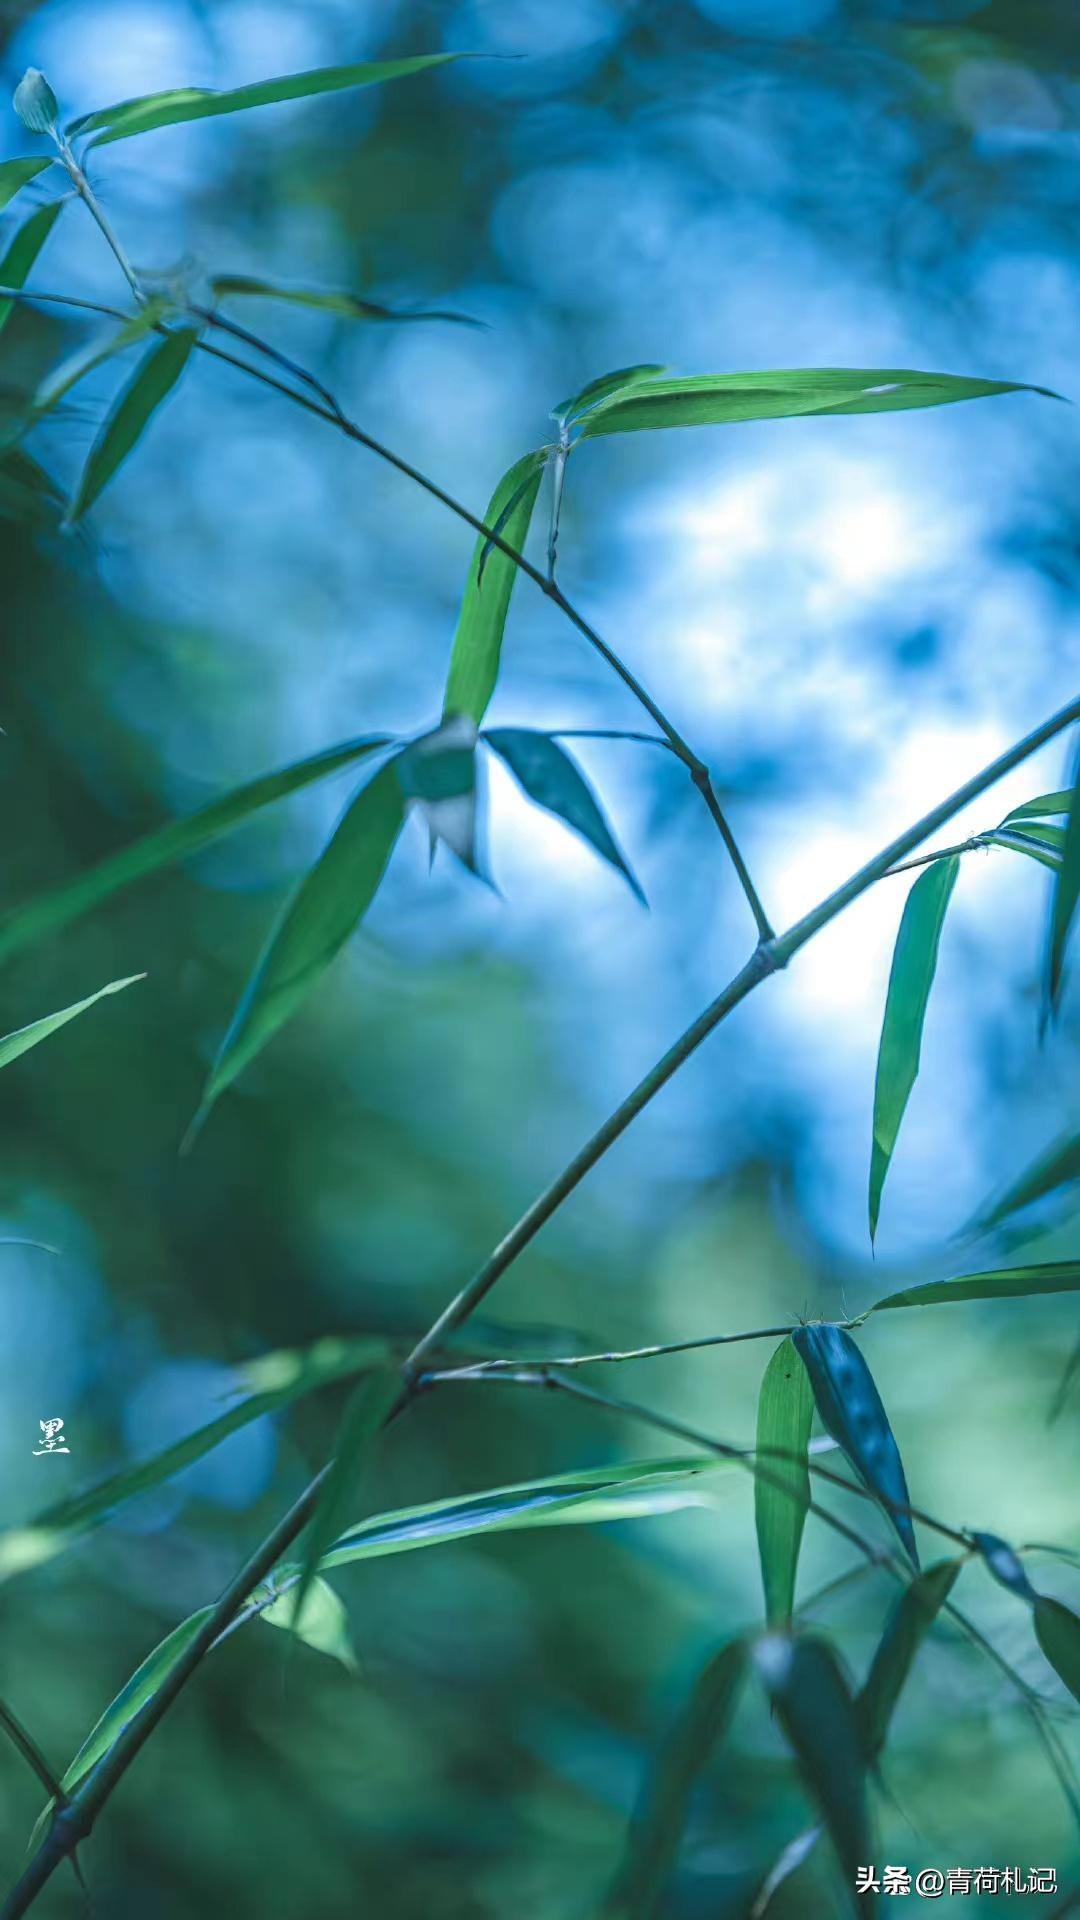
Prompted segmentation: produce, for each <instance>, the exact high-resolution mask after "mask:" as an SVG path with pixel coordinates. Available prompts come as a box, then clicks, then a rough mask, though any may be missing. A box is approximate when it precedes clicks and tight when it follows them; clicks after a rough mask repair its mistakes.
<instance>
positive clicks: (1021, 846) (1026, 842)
mask: <svg viewBox="0 0 1080 1920" xmlns="http://www.w3.org/2000/svg"><path fill="white" fill-rule="evenodd" d="M988 839H989V843H990V845H991V846H994V847H1004V848H1005V850H1006V852H1007V853H1026V854H1027V856H1028V859H1029V860H1037V861H1038V863H1039V865H1040V866H1041V867H1049V869H1050V871H1051V873H1056V872H1057V871H1058V868H1059V867H1060V865H1061V861H1060V859H1059V858H1058V855H1057V854H1056V853H1053V852H1051V850H1050V848H1049V847H1047V846H1045V845H1044V844H1043V842H1042V841H1041V840H1037V839H1035V838H1034V836H1033V835H1031V834H1028V833H1020V832H1019V831H1018V830H1017V829H1016V828H1015V827H1008V828H1002V827H998V828H997V829H996V831H995V832H993V833H991V834H990V835H988Z"/></svg>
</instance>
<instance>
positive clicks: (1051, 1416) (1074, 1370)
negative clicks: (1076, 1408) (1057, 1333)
mask: <svg viewBox="0 0 1080 1920" xmlns="http://www.w3.org/2000/svg"><path fill="white" fill-rule="evenodd" d="M1078 1373H1080V1340H1078V1341H1077V1342H1076V1345H1075V1346H1074V1347H1073V1350H1072V1352H1071V1353H1070V1355H1069V1357H1068V1359H1067V1360H1066V1362H1065V1366H1064V1368H1063V1370H1062V1375H1061V1379H1060V1380H1059V1381H1058V1384H1057V1390H1056V1392H1055V1394H1054V1397H1053V1399H1052V1401H1051V1402H1050V1411H1049V1413H1048V1414H1047V1416H1046V1424H1047V1426H1048V1427H1052V1426H1053V1424H1054V1421H1055V1420H1059V1419H1060V1418H1061V1415H1062V1414H1063V1413H1064V1411H1065V1407H1066V1404H1067V1402H1068V1398H1069V1389H1070V1387H1071V1386H1072V1383H1073V1381H1074V1380H1075V1379H1076V1377H1077V1374H1078Z"/></svg>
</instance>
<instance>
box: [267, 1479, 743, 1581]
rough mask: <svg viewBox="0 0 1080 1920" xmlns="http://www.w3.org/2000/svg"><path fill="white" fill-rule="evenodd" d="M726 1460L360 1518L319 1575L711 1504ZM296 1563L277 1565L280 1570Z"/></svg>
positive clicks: (550, 1483)
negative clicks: (465, 1543) (419, 1552)
mask: <svg viewBox="0 0 1080 1920" xmlns="http://www.w3.org/2000/svg"><path fill="white" fill-rule="evenodd" d="M730 1471H731V1463H730V1462H728V1461H717V1460H710V1461H706V1462H705V1463H704V1464H703V1463H702V1458H701V1455H700V1454H694V1455H690V1456H688V1457H687V1458H675V1459H668V1460H631V1461H627V1462H624V1463H623V1464H622V1465H621V1466H612V1467H598V1468H595V1469H593V1470H592V1471H585V1472H581V1471H578V1472H576V1473H559V1474H555V1475H553V1476H550V1477H548V1478H546V1479H543V1480H526V1481H521V1482H518V1483H517V1484H516V1485H512V1486H507V1487H494V1488H492V1489H490V1490H489V1491H487V1492H485V1493H478V1494H469V1495H466V1496H465V1497H464V1498H462V1499H455V1500H435V1501H432V1502H429V1503H428V1504H427V1505H424V1506H419V1507H404V1508H402V1509H400V1510H399V1511H398V1512H396V1513H382V1514H376V1515H374V1516H373V1517H372V1518H371V1519H370V1520H361V1521H360V1522H359V1523H358V1524H357V1525H356V1526H354V1527H350V1528H349V1529H348V1531H347V1532H346V1533H345V1534H343V1535H342V1537H341V1539H340V1540H339V1541H338V1542H337V1544H336V1545H335V1546H333V1547H331V1549H330V1551H329V1552H328V1553H324V1555H323V1557H322V1560H321V1561H320V1563H319V1571H320V1572H321V1573H327V1572H330V1571H331V1570H332V1569H333V1568H334V1567H344V1566H350V1565H352V1564H353V1563H354V1562H358V1561H361V1560H376V1559H382V1558H384V1557H385V1556H386V1555H387V1554H394V1553H409V1552H412V1551H414V1550H415V1549H417V1548H420V1547H432V1546H438V1545H439V1544H440V1543H441V1542H443V1541H447V1540H462V1539H470V1538H472V1537H474V1536H476V1535H480V1534H488V1533H520V1532H522V1531H525V1530H530V1529H532V1528H534V1527H563V1526H596V1525H601V1524H605V1523H606V1522H608V1521H611V1520H630V1519H635V1518H649V1517H652V1516H655V1515H659V1514H665V1513H678V1512H681V1511H682V1510H683V1509H684V1508H687V1507H710V1506H712V1505H713V1503H714V1501H715V1499H716V1497H717V1495H716V1492H715V1491H714V1488H713V1482H714V1480H715V1479H716V1476H717V1474H718V1473H720V1474H722V1475H724V1477H727V1474H728V1473H729V1472H730ZM298 1571H299V1569H298V1568H286V1569H282V1572H283V1574H285V1573H292V1572H298Z"/></svg>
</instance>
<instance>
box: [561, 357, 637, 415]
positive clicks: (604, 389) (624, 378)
mask: <svg viewBox="0 0 1080 1920" xmlns="http://www.w3.org/2000/svg"><path fill="white" fill-rule="evenodd" d="M663 372H664V368H663V367H661V366H657V365H656V364H655V363H654V362H652V361H645V362H643V363H642V365H641V366H638V367H618V368H616V370H615V372H614V373H602V374H601V375H600V377H599V379H597V380H590V381H589V383H588V385H587V386H584V387H582V389H581V391H580V393H575V394H573V395H572V396H571V398H570V399H569V400H560V401H559V404H558V406H557V407H552V409H551V417H552V419H553V420H559V421H563V422H569V421H572V420H577V419H579V418H580V416H581V415H582V414H584V413H587V412H588V410H589V408H590V407H595V406H596V405H597V404H598V403H599V401H601V400H607V399H608V398H609V397H610V396H611V395H612V394H616V393H624V392H625V391H626V390H627V388H629V387H636V386H640V384H641V382H642V381H643V380H651V379H653V378H654V377H655V376H656V375H657V374H662V373H663Z"/></svg>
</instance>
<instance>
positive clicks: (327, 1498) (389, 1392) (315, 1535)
mask: <svg viewBox="0 0 1080 1920" xmlns="http://www.w3.org/2000/svg"><path fill="white" fill-rule="evenodd" d="M400 1393H401V1374H400V1372H399V1371H398V1369H397V1368H396V1367H390V1366H386V1367H379V1368H376V1369H375V1370H374V1371H373V1372H371V1373H369V1374H367V1375H366V1376H365V1377H364V1379H363V1380H361V1382H360V1384H359V1386H358V1387H357V1388H356V1390H355V1392H354V1393H353V1395H352V1398H351V1399H350V1401H349V1404H348V1407H347V1408H346V1410H345V1417H344V1419H343V1420H342V1423H341V1428H340V1431H339V1433H338V1436H337V1439H336V1441H335V1442H334V1454H333V1459H332V1461H331V1463H330V1471H329V1473H328V1474H327V1476H326V1479H325V1480H324V1482H323V1485H322V1489H321V1491H320V1494H319V1498H318V1502H317V1504H316V1507H315V1511H314V1513H313V1514H312V1516H311V1523H310V1525H309V1527H308V1530H307V1541H306V1546H305V1553H304V1559H303V1562H302V1564H301V1567H300V1579H299V1581H298V1583H297V1587H296V1592H295V1594H293V1595H291V1596H290V1607H289V1619H290V1622H291V1624H292V1626H293V1628H294V1630H295V1631H296V1632H298V1633H299V1632H300V1624H299V1623H300V1620H301V1615H302V1614H303V1613H304V1611H305V1608H306V1606H307V1602H308V1598H309V1595H310V1593H311V1588H312V1583H313V1581H314V1579H315V1576H316V1572H317V1570H318V1567H319V1562H320V1561H321V1559H322V1557H323V1555H324V1553H326V1552H327V1550H328V1549H329V1548H330V1547H332V1546H333V1544H334V1541H335V1540H336V1539H337V1537H338V1534H339V1533H340V1532H341V1530H342V1528H343V1527H344V1525H345V1522H346V1520H347V1518H348V1510H349V1507H350V1506H351V1504H352V1502H353V1500H354V1499H355V1498H356V1496H357V1493H358V1491H359V1490H360V1488H361V1487H362V1485H363V1481H364V1479H365V1477H366V1474H367V1471H368V1468H369V1466H370V1462H371V1456H372V1454H373V1453H374V1451H375V1447H376V1444H377V1442H378V1438H379V1435H380V1433H381V1432H382V1430H383V1427H384V1426H385V1424H386V1420H387V1418H388V1416H389V1413H390V1409H391V1408H392V1407H393V1405H394V1402H395V1401H396V1400H397V1399H398V1397H399V1395H400ZM302 1637H303V1636H302V1635H301V1638H302Z"/></svg>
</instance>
